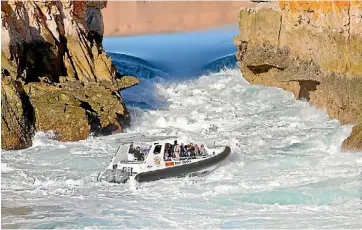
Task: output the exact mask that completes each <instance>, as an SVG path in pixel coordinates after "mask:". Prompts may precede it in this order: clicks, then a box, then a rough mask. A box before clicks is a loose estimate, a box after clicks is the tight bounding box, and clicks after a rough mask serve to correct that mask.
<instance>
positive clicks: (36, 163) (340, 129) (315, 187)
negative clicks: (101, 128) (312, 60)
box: [1, 51, 362, 229]
mask: <svg viewBox="0 0 362 230" xmlns="http://www.w3.org/2000/svg"><path fill="white" fill-rule="evenodd" d="M227 52H228V51H227ZM227 52H226V54H225V55H221V56H225V57H224V58H221V59H220V60H219V61H216V59H217V58H215V59H214V60H210V61H209V63H210V65H209V64H207V63H206V65H204V64H202V65H200V66H199V67H200V68H199V69H198V70H197V71H196V70H195V72H198V71H199V70H202V71H203V72H204V71H205V73H206V72H208V71H214V72H213V73H209V74H205V75H201V76H195V75H189V77H185V78H176V77H174V76H175V75H173V74H172V72H169V71H166V70H165V69H163V68H161V67H159V66H157V65H155V64H152V63H151V62H149V61H146V60H141V59H138V58H135V57H131V56H122V55H119V54H115V53H113V54H111V55H112V56H113V58H114V61H115V63H117V62H118V64H117V65H118V69H120V68H121V63H122V62H123V63H125V62H128V64H129V65H131V66H132V65H134V67H135V68H134V69H133V70H132V68H131V69H129V71H131V72H132V71H136V72H137V71H138V74H139V76H141V80H142V81H143V83H142V84H141V85H140V86H137V87H138V88H136V87H134V88H136V89H137V90H135V89H129V91H127V90H126V91H124V92H122V94H123V95H124V97H125V99H126V100H127V101H128V105H129V110H130V112H131V114H132V124H131V127H130V128H129V129H127V130H126V131H127V133H139V132H141V133H148V134H149V135H165V134H166V135H167V134H170V135H179V136H181V137H185V138H189V139H190V140H192V141H193V142H204V143H207V144H212V143H214V142H216V144H217V145H229V146H230V147H231V149H232V154H231V156H230V157H229V158H227V160H225V161H224V162H223V163H222V164H221V165H220V167H219V168H218V169H217V170H216V171H215V172H214V173H212V174H210V175H207V176H204V177H194V178H182V179H165V180H160V181H155V182H148V183H142V184H138V183H135V182H128V183H127V184H125V185H115V184H108V183H106V182H97V181H96V176H97V174H98V173H99V172H100V171H101V170H103V169H104V168H105V167H106V166H107V165H108V163H109V162H110V160H111V158H112V155H113V154H114V152H115V151H116V148H117V144H116V143H115V140H116V139H118V138H120V137H121V136H122V135H127V134H117V135H113V136H108V137H90V138H89V139H87V140H84V141H79V142H72V143H61V142H57V141H55V140H52V134H51V133H37V135H36V137H35V139H34V145H33V147H31V148H29V149H26V150H20V151H8V152H3V153H2V155H1V156H2V161H1V173H2V175H1V179H2V192H1V193H2V227H21V228H198V229H199V228H361V227H362V221H361V216H362V175H361V172H362V155H361V154H360V153H344V152H340V150H339V147H340V145H341V143H342V141H343V139H345V138H346V137H347V136H348V135H349V134H350V132H351V126H341V125H340V124H339V123H338V121H336V120H329V119H328V116H327V114H326V112H325V111H322V110H318V109H316V108H315V107H314V106H312V105H309V104H308V103H306V102H303V101H296V100H295V99H294V97H293V95H292V94H291V93H289V92H285V91H283V90H280V89H277V88H271V87H262V86H255V85H250V84H249V83H247V82H246V81H245V80H244V79H243V77H242V75H241V73H240V71H239V70H238V69H237V67H236V66H235V63H234V67H232V66H231V65H230V63H231V62H235V60H232V58H230V56H228V55H227ZM117 55H118V56H117ZM116 56H117V57H116ZM225 58H226V59H225ZM220 63H224V64H220ZM225 63H226V64H225ZM222 66H228V67H229V68H225V69H220V67H222ZM205 67H206V69H205ZM230 67H232V68H230ZM215 71H216V72H215ZM180 79H182V80H180Z"/></svg>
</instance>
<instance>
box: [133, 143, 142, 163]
mask: <svg viewBox="0 0 362 230" xmlns="http://www.w3.org/2000/svg"><path fill="white" fill-rule="evenodd" d="M134 157H135V158H136V159H137V160H138V161H141V160H142V154H141V149H140V147H139V146H137V148H136V150H135V151H134Z"/></svg>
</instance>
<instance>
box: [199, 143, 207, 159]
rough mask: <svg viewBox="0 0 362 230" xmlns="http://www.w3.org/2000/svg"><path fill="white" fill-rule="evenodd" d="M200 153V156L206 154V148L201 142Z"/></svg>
mask: <svg viewBox="0 0 362 230" xmlns="http://www.w3.org/2000/svg"><path fill="white" fill-rule="evenodd" d="M200 155H201V156H206V155H207V152H206V149H205V147H204V144H201V147H200Z"/></svg>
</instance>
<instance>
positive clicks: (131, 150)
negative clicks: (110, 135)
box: [128, 144, 135, 154]
mask: <svg viewBox="0 0 362 230" xmlns="http://www.w3.org/2000/svg"><path fill="white" fill-rule="evenodd" d="M134 150H135V149H134V146H133V144H131V145H130V146H129V150H128V153H131V154H134Z"/></svg>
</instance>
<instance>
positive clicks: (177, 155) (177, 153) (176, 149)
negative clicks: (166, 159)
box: [173, 140, 181, 160]
mask: <svg viewBox="0 0 362 230" xmlns="http://www.w3.org/2000/svg"><path fill="white" fill-rule="evenodd" d="M180 152H181V148H180V146H179V145H178V144H177V140H176V141H175V142H174V145H173V154H174V155H175V158H176V160H179V159H180Z"/></svg>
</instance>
